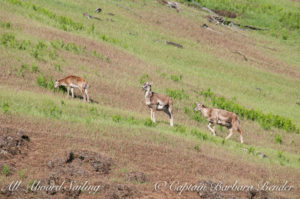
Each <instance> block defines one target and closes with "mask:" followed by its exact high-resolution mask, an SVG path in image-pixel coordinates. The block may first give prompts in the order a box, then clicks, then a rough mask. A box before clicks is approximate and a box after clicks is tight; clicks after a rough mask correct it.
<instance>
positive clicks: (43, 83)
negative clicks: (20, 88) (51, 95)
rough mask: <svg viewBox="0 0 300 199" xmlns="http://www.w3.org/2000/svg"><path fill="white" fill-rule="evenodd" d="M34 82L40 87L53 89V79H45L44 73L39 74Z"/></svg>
mask: <svg viewBox="0 0 300 199" xmlns="http://www.w3.org/2000/svg"><path fill="white" fill-rule="evenodd" d="M36 83H37V85H38V86H40V87H43V88H47V89H49V90H54V80H53V78H52V77H51V78H50V79H49V80H47V78H46V77H45V76H44V75H42V74H40V75H39V76H38V77H37V78H36Z"/></svg>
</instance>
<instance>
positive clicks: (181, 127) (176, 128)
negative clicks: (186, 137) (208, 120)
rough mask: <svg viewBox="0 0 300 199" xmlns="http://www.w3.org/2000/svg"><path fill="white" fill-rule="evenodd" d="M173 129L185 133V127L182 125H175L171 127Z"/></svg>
mask: <svg viewBox="0 0 300 199" xmlns="http://www.w3.org/2000/svg"><path fill="white" fill-rule="evenodd" d="M173 131H175V132H178V133H181V134H185V132H186V128H185V127H184V126H182V125H176V126H175V128H173Z"/></svg>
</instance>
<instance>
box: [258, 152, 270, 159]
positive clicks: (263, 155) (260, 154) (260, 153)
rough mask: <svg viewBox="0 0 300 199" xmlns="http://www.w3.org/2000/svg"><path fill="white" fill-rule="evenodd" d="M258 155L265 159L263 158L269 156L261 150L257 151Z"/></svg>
mask: <svg viewBox="0 0 300 199" xmlns="http://www.w3.org/2000/svg"><path fill="white" fill-rule="evenodd" d="M256 155H257V156H258V157H260V158H262V159H263V158H268V156H267V155H265V154H263V153H262V152H259V151H258V152H257V153H256Z"/></svg>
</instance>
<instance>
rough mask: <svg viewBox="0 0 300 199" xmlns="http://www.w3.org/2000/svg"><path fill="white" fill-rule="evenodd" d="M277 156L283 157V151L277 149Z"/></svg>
mask: <svg viewBox="0 0 300 199" xmlns="http://www.w3.org/2000/svg"><path fill="white" fill-rule="evenodd" d="M277 157H278V158H280V159H284V156H283V152H282V151H278V152H277Z"/></svg>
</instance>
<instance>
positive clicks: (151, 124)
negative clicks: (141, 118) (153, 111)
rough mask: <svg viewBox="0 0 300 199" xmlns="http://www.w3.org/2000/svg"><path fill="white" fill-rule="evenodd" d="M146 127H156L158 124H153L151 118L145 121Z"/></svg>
mask: <svg viewBox="0 0 300 199" xmlns="http://www.w3.org/2000/svg"><path fill="white" fill-rule="evenodd" d="M144 125H145V126H148V127H155V126H156V123H154V122H152V120H151V119H150V118H148V119H146V120H145V122H144Z"/></svg>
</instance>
